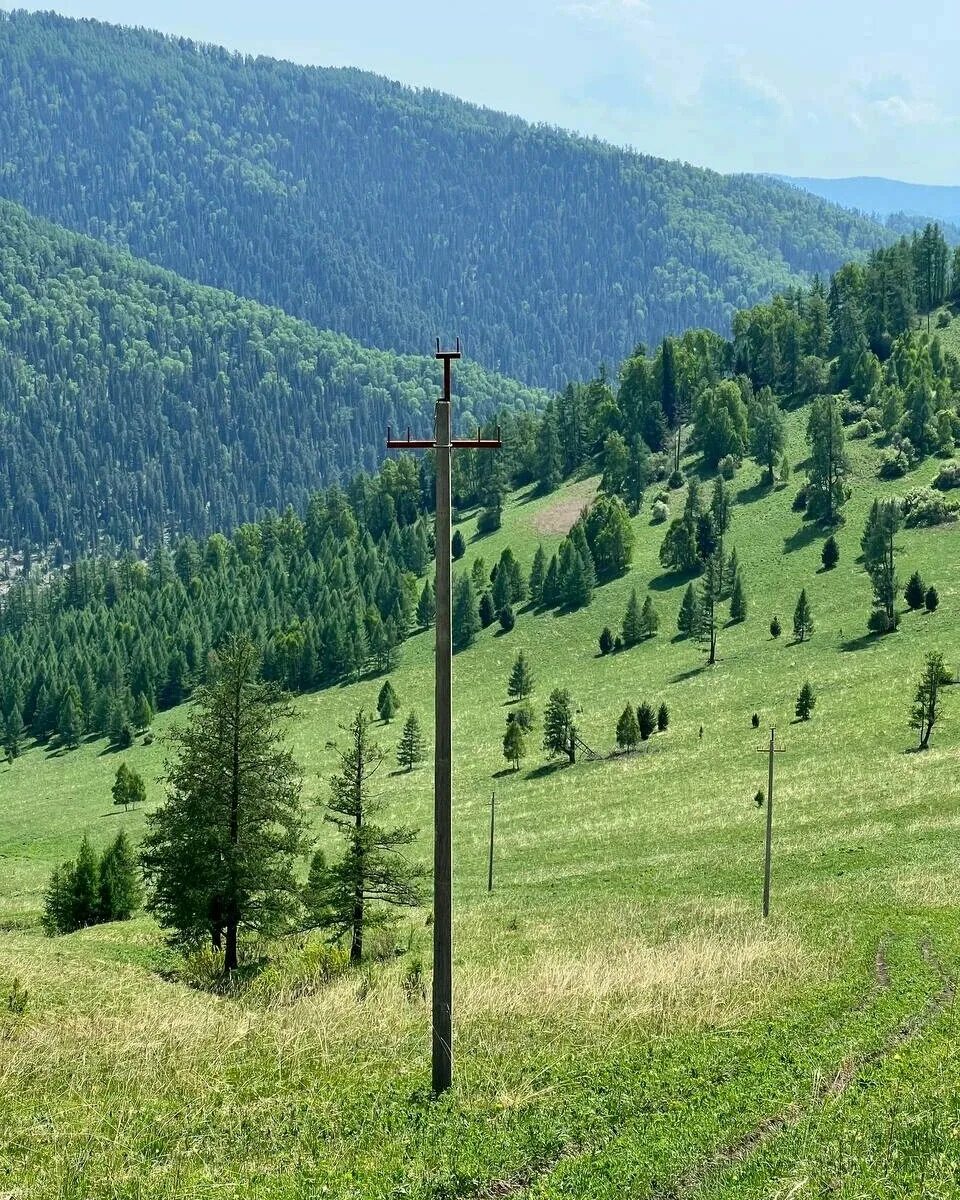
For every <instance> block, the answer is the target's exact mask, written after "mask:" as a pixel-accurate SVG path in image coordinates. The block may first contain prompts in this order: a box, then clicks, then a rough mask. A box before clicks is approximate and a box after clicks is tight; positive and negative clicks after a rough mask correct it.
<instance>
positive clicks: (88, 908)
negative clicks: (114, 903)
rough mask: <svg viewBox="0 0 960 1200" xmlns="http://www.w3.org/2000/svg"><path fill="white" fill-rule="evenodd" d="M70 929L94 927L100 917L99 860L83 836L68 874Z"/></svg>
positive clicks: (87, 838)
mask: <svg viewBox="0 0 960 1200" xmlns="http://www.w3.org/2000/svg"><path fill="white" fill-rule="evenodd" d="M70 903H71V906H72V927H73V928H74V929H83V928H84V927H85V926H87V925H95V924H96V923H97V921H98V920H99V917H100V860H99V859H98V858H97V855H96V852H95V851H94V849H93V846H91V845H90V839H89V837H88V836H87V835H86V834H84V835H83V840H82V841H81V843H80V849H79V850H78V852H77V860H76V862H75V863H74V864H73V866H72V870H71V872H70Z"/></svg>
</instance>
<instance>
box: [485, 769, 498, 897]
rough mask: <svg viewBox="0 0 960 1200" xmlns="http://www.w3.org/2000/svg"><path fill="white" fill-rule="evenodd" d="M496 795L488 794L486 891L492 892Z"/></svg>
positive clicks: (493, 793)
mask: <svg viewBox="0 0 960 1200" xmlns="http://www.w3.org/2000/svg"><path fill="white" fill-rule="evenodd" d="M496 804H497V793H496V792H491V793H490V854H489V855H488V857H487V891H488V892H492V891H493V820H494V813H495V811H496Z"/></svg>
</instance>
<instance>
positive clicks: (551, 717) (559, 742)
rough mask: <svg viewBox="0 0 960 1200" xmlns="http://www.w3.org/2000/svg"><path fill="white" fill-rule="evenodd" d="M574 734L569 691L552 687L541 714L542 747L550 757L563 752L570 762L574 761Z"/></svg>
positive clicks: (575, 750)
mask: <svg viewBox="0 0 960 1200" xmlns="http://www.w3.org/2000/svg"><path fill="white" fill-rule="evenodd" d="M576 736H577V729H576V726H575V725H574V721H573V702H572V700H571V699H570V693H569V692H568V691H567V689H566V688H554V689H553V691H552V692H551V693H550V699H549V700H548V701H547V707H546V709H545V710H544V714H543V748H544V750H548V751H549V752H550V756H551V758H552V757H555V756H556V755H559V754H565V755H566V756H567V759H568V760H569V761H570V762H571V763H573V762H576V758H577V743H576Z"/></svg>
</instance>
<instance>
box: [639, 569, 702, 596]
mask: <svg viewBox="0 0 960 1200" xmlns="http://www.w3.org/2000/svg"><path fill="white" fill-rule="evenodd" d="M697 574H698V572H696V571H664V572H663V574H662V575H656V576H655V577H654V578H653V579H651V580H650V582H649V583H648V584H647V587H648V588H649V589H650V591H651V592H669V591H672V590H673V588H676V587H683V586H685V585H686V584H688V583H689V582H690V581H691V580H692V579H696V577H697Z"/></svg>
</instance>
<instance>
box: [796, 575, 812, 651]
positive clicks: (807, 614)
mask: <svg viewBox="0 0 960 1200" xmlns="http://www.w3.org/2000/svg"><path fill="white" fill-rule="evenodd" d="M812 633H813V613H812V612H811V609H810V601H809V600H808V599H807V589H806V588H801V590H800V595H799V597H798V598H797V607H796V608H795V609H794V610H793V636H794V637H795V638H796V639H797V641H798V642H805V641H806V640H807V638H808V637H809V636H810V635H811V634H812Z"/></svg>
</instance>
